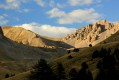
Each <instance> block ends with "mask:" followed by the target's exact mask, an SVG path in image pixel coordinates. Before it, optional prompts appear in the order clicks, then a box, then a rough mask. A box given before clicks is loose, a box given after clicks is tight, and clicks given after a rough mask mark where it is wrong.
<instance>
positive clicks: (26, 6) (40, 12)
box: [0, 0, 119, 37]
mask: <svg viewBox="0 0 119 80" xmlns="http://www.w3.org/2000/svg"><path fill="white" fill-rule="evenodd" d="M118 8H119V0H115V1H114V0H0V25H1V26H7V25H8V26H17V27H23V28H25V29H29V30H32V31H34V32H36V33H38V34H41V35H44V36H50V37H62V36H65V35H66V34H70V33H72V32H73V31H75V30H76V29H77V28H81V27H82V26H85V25H87V24H89V23H93V22H96V21H98V20H102V19H106V20H108V21H112V22H116V21H119V10H118ZM49 34H50V35H49Z"/></svg>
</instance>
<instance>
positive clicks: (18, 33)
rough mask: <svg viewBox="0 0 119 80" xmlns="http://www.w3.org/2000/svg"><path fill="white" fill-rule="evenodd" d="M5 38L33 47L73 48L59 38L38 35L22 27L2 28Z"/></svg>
mask: <svg viewBox="0 0 119 80" xmlns="http://www.w3.org/2000/svg"><path fill="white" fill-rule="evenodd" d="M2 30H3V33H4V36H6V37H7V38H9V39H11V40H13V41H15V42H18V43H20V44H21V43H22V44H25V45H28V46H33V47H45V48H57V47H62V48H71V47H72V46H70V45H68V44H66V43H64V42H62V41H60V39H58V38H50V37H45V36H41V35H38V34H36V33H34V32H32V31H30V30H26V29H24V28H21V27H12V26H6V27H2Z"/></svg>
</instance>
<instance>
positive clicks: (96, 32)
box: [63, 20, 119, 47]
mask: <svg viewBox="0 0 119 80" xmlns="http://www.w3.org/2000/svg"><path fill="white" fill-rule="evenodd" d="M118 30H119V23H110V22H108V21H107V20H100V21H98V22H95V23H94V24H88V25H86V26H85V27H83V28H80V29H78V30H76V31H75V32H74V33H72V34H69V35H67V36H66V37H64V38H63V41H65V42H66V43H69V44H70V45H73V46H75V47H86V46H88V45H89V44H93V45H95V44H97V43H99V42H100V41H102V40H104V39H106V38H107V37H109V36H111V34H114V33H116V32H117V31H118Z"/></svg>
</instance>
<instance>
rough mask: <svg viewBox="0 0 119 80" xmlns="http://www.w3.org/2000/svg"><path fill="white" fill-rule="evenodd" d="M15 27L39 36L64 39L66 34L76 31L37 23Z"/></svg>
mask: <svg viewBox="0 0 119 80" xmlns="http://www.w3.org/2000/svg"><path fill="white" fill-rule="evenodd" d="M15 27H22V28H25V29H27V30H31V31H33V32H35V33H37V34H39V35H42V36H49V37H55V38H59V37H64V36H66V35H67V34H70V33H72V32H74V31H75V30H76V29H75V28H67V27H57V26H51V25H47V24H46V25H40V24H38V23H30V24H22V25H18V26H15Z"/></svg>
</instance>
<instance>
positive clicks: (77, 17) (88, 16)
mask: <svg viewBox="0 0 119 80" xmlns="http://www.w3.org/2000/svg"><path fill="white" fill-rule="evenodd" d="M47 14H49V16H50V18H57V20H58V23H59V24H73V23H83V22H95V21H97V20H98V19H99V18H100V17H101V14H99V13H98V12H96V11H95V9H93V8H89V9H77V10H73V11H71V12H68V13H66V12H64V11H61V10H59V9H58V8H53V9H52V10H50V11H48V12H47Z"/></svg>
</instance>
